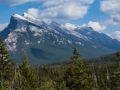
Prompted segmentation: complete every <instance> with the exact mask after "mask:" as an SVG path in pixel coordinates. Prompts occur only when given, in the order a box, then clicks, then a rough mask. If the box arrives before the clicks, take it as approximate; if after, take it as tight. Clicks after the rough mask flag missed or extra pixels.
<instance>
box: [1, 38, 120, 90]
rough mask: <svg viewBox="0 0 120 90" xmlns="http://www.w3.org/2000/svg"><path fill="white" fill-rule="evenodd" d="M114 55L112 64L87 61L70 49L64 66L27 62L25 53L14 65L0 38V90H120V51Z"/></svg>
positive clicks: (76, 51)
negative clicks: (18, 62) (69, 55)
mask: <svg viewBox="0 0 120 90" xmlns="http://www.w3.org/2000/svg"><path fill="white" fill-rule="evenodd" d="M115 56H116V57H115V59H114V61H113V62H112V63H109V62H105V63H101V64H98V63H94V62H92V63H89V62H84V60H83V59H82V58H81V55H80V53H79V51H78V49H77V48H74V50H73V56H71V57H70V60H69V62H68V63H67V64H65V65H41V64H39V65H38V66H35V65H30V64H29V63H28V59H27V53H24V54H23V57H22V59H21V63H20V64H16V63H15V62H13V61H12V60H11V59H10V56H9V53H8V51H7V49H6V47H5V45H4V43H3V42H2V40H0V73H1V74H0V90H120V52H119V51H117V52H116V54H115ZM108 58H109V57H108ZM16 59H17V58H16Z"/></svg>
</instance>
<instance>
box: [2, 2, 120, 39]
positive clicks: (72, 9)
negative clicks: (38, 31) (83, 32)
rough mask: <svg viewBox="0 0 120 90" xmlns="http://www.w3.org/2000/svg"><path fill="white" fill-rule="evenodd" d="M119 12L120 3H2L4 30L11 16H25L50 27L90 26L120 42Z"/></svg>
mask: <svg viewBox="0 0 120 90" xmlns="http://www.w3.org/2000/svg"><path fill="white" fill-rule="evenodd" d="M119 8H120V0H19V1H18V0H0V30H3V28H5V27H6V26H7V25H8V23H9V21H10V17H11V15H13V14H19V15H22V14H23V13H24V12H25V13H28V14H30V15H31V16H33V17H35V18H37V19H40V20H43V21H45V22H47V23H49V22H51V21H56V22H58V23H60V24H65V23H71V25H72V24H75V25H78V26H89V27H92V28H93V29H94V30H95V31H97V32H100V33H106V34H107V35H109V36H110V37H112V38H115V39H118V40H119V41H120V9H119ZM69 25H70V24H69Z"/></svg>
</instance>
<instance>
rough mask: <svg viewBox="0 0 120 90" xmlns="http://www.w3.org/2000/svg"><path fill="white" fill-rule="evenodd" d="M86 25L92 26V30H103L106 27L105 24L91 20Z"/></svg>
mask: <svg viewBox="0 0 120 90" xmlns="http://www.w3.org/2000/svg"><path fill="white" fill-rule="evenodd" d="M88 26H89V27H92V28H93V30H95V31H103V30H105V29H106V28H107V26H105V25H100V23H99V22H92V21H89V22H88Z"/></svg>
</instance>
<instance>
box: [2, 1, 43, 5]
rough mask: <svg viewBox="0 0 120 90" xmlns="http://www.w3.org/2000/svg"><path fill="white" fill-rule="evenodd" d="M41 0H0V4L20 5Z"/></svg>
mask: <svg viewBox="0 0 120 90" xmlns="http://www.w3.org/2000/svg"><path fill="white" fill-rule="evenodd" d="M40 1H43V0H0V4H6V5H9V6H17V5H22V4H25V3H27V2H40Z"/></svg>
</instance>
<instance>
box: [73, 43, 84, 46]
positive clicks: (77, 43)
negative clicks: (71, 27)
mask: <svg viewBox="0 0 120 90" xmlns="http://www.w3.org/2000/svg"><path fill="white" fill-rule="evenodd" d="M75 43H76V44H79V45H81V46H84V44H82V43H81V42H75Z"/></svg>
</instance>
